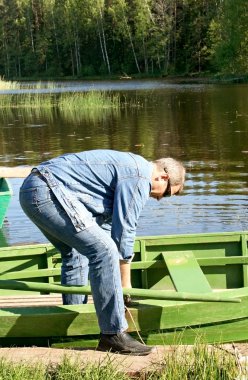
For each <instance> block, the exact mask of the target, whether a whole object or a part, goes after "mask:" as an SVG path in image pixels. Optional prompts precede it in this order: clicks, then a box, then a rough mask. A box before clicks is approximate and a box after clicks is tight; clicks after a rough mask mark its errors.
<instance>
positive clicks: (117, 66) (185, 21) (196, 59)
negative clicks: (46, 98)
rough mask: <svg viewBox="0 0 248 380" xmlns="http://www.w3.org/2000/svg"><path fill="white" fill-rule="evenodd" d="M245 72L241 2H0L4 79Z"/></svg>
mask: <svg viewBox="0 0 248 380" xmlns="http://www.w3.org/2000/svg"><path fill="white" fill-rule="evenodd" d="M247 72H248V1H247V0H0V76H1V77H2V78H5V79H22V78H40V79H42V78H67V77H70V78H84V77H94V76H99V77H109V76H114V75H118V76H131V75H132V76H135V75H136V76H147V77H149V76H160V77H161V76H164V77H166V76H169V75H172V76H173V75H174V76H176V75H187V76H189V75H190V76H194V75H197V76H200V75H201V76H203V75H217V74H220V75H246V74H247Z"/></svg>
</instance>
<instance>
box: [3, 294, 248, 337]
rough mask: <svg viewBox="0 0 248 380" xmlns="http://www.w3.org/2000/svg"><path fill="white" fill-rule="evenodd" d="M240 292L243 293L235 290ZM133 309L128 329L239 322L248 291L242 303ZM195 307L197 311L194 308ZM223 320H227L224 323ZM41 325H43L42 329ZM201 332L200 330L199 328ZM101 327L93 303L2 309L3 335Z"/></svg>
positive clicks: (73, 331) (63, 332) (157, 303)
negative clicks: (224, 305)
mask: <svg viewBox="0 0 248 380" xmlns="http://www.w3.org/2000/svg"><path fill="white" fill-rule="evenodd" d="M232 293H236V294H237V295H244V292H240V291H238V290H237V291H236V292H233V291H232ZM142 302H143V303H142V304H139V305H137V306H136V307H134V308H130V309H129V312H130V313H131V316H130V314H129V313H126V315H127V319H128V323H129V331H130V332H133V331H136V329H138V330H140V331H142V333H144V334H145V333H146V332H149V331H151V330H153V331H154V330H155V331H162V330H170V331H173V332H175V331H177V330H182V329H184V328H186V327H185V326H188V328H191V329H192V330H193V329H195V328H196V329H200V327H201V328H204V327H206V326H209V325H210V324H211V325H215V324H217V323H219V324H220V325H222V326H223V332H224V329H225V325H226V324H227V323H230V321H233V322H238V321H240V320H244V319H247V318H248V315H247V311H248V292H247V290H246V296H244V297H243V302H242V303H240V304H230V305H229V307H228V308H227V307H224V308H223V307H221V304H220V303H212V302H211V303H208V304H207V303H203V302H197V303H194V308H192V304H193V303H192V302H191V303H190V302H179V301H163V302H161V301H155V300H154V301H152V302H151V301H149V300H146V301H145V300H144V301H142ZM194 309H195V311H194ZM223 322H224V323H223ZM40 326H42V328H40ZM199 331H200V330H199ZM98 333H99V327H98V323H97V318H96V314H95V309H94V305H92V304H89V305H71V306H51V307H48V306H46V307H45V306H43V307H19V308H18V307H16V308H2V309H1V310H0V337H1V338H2V337H3V338H15V337H16V338H18V337H66V336H68V337H70V336H78V335H82V336H86V337H87V335H91V334H98Z"/></svg>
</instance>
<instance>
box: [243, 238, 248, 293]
mask: <svg viewBox="0 0 248 380" xmlns="http://www.w3.org/2000/svg"><path fill="white" fill-rule="evenodd" d="M241 245H242V254H243V256H244V258H245V259H247V258H248V248H247V236H245V235H242V236H241ZM243 283H244V286H248V267H247V266H243Z"/></svg>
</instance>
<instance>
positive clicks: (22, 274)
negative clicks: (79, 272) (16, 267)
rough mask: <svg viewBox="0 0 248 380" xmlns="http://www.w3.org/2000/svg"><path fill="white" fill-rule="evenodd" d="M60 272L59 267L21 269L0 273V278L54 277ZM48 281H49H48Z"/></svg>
mask: <svg viewBox="0 0 248 380" xmlns="http://www.w3.org/2000/svg"><path fill="white" fill-rule="evenodd" d="M60 273H61V270H60V268H53V269H35V270H23V271H19V272H18V271H13V272H11V271H9V272H7V273H4V274H0V279H1V280H18V279H27V278H29V279H32V278H40V277H48V278H50V277H54V276H59V275H60ZM49 282H50V281H49Z"/></svg>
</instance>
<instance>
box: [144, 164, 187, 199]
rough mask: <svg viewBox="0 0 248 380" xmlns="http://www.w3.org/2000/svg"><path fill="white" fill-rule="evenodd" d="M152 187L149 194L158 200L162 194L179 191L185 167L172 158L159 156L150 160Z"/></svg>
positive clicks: (181, 188)
mask: <svg viewBox="0 0 248 380" xmlns="http://www.w3.org/2000/svg"><path fill="white" fill-rule="evenodd" d="M152 163H153V175H152V189H151V193H150V196H151V197H153V198H156V199H157V200H160V199H161V198H163V197H164V196H170V195H177V194H179V193H181V191H182V190H183V186H184V181H185V168H184V166H183V165H182V164H181V162H179V161H177V160H175V159H174V158H171V157H167V158H160V159H158V160H155V161H152Z"/></svg>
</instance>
